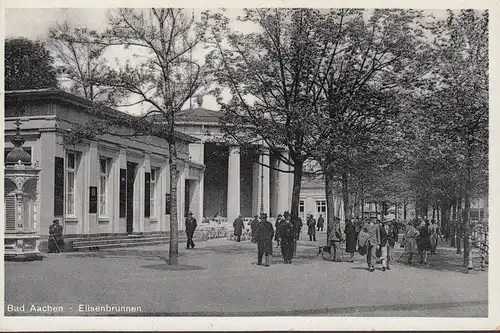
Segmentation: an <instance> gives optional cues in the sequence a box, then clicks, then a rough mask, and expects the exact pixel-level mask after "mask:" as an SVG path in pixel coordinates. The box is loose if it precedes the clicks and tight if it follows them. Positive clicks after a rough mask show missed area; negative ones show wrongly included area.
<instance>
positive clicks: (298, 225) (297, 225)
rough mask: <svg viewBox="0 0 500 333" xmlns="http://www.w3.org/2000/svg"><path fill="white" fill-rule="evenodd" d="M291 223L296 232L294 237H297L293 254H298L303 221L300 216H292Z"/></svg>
mask: <svg viewBox="0 0 500 333" xmlns="http://www.w3.org/2000/svg"><path fill="white" fill-rule="evenodd" d="M291 221H292V224H293V230H294V236H295V242H294V243H293V254H294V255H295V253H296V252H297V242H298V241H299V239H300V233H301V231H302V226H303V223H302V219H301V218H300V217H299V216H293V215H292V216H291Z"/></svg>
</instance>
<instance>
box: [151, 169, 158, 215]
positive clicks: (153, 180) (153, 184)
mask: <svg viewBox="0 0 500 333" xmlns="http://www.w3.org/2000/svg"><path fill="white" fill-rule="evenodd" d="M157 177H158V169H157V168H151V182H150V192H149V193H150V194H149V195H150V199H151V205H150V212H151V215H150V217H156V205H155V203H156V184H157V180H158V178H157Z"/></svg>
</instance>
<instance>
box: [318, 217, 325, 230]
mask: <svg viewBox="0 0 500 333" xmlns="http://www.w3.org/2000/svg"><path fill="white" fill-rule="evenodd" d="M324 226H325V219H324V218H323V215H322V214H319V217H318V231H323V227H324Z"/></svg>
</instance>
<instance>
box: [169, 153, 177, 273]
mask: <svg viewBox="0 0 500 333" xmlns="http://www.w3.org/2000/svg"><path fill="white" fill-rule="evenodd" d="M168 149H169V153H170V154H169V155H170V156H169V159H168V160H169V163H170V244H169V253H168V264H169V265H171V266H176V265H177V264H178V257H179V235H178V232H179V228H178V226H179V225H178V221H177V179H178V176H179V175H178V170H177V164H176V162H177V151H176V149H175V143H169V147H168Z"/></svg>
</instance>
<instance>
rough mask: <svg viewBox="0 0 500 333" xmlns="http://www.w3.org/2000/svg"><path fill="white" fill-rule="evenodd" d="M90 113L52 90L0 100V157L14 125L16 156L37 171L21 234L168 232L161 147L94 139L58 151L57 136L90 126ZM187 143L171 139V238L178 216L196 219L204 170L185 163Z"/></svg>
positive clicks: (155, 142) (141, 140) (84, 104)
mask: <svg viewBox="0 0 500 333" xmlns="http://www.w3.org/2000/svg"><path fill="white" fill-rule="evenodd" d="M90 106H91V103H90V102H89V101H87V100H85V99H83V98H80V97H77V96H75V95H72V94H68V93H65V92H62V91H58V90H49V89H46V90H30V91H12V92H6V94H5V134H4V142H5V153H6V154H7V153H8V152H9V150H11V149H12V144H11V143H10V140H11V138H12V137H13V136H14V134H15V124H14V122H15V121H16V120H18V119H19V120H21V122H22V125H21V135H22V137H23V138H24V139H25V141H26V142H25V144H24V149H26V150H28V151H29V153H30V155H31V159H32V161H31V162H32V164H33V165H36V166H37V167H38V168H39V169H40V170H41V171H40V180H39V182H38V184H37V189H36V191H37V194H38V200H37V201H36V203H35V204H34V206H33V207H32V208H31V209H32V214H33V217H34V218H33V222H32V225H31V226H27V227H29V228H30V229H32V230H35V231H37V232H38V233H39V234H40V235H41V236H42V237H43V236H45V237H46V236H47V235H48V228H49V225H50V224H51V223H52V221H53V220H54V219H59V220H60V221H61V223H62V224H63V226H64V233H65V235H66V236H76V235H125V234H147V233H156V232H166V231H168V230H169V229H170V209H169V202H170V184H169V181H170V177H169V165H168V156H169V153H168V148H167V147H168V146H167V141H166V140H165V139H164V138H160V137H152V136H150V137H123V136H111V135H102V136H100V138H99V140H96V141H88V140H87V141H83V142H82V143H79V144H76V145H74V146H68V145H66V144H65V143H64V140H63V139H64V135H65V133H68V131H70V130H71V128H72V126H74V125H77V124H83V123H85V122H87V121H89V120H91V119H94V118H93V117H94V116H92V115H90V114H89V113H88V112H87V111H86V110H88V108H89V107H90ZM109 112H118V111H115V110H110V111H109ZM123 130H124V131H126V130H127V129H123ZM195 140H196V139H195V138H193V137H191V136H188V135H185V134H182V133H177V142H178V143H179V153H178V158H179V164H178V169H179V170H180V173H179V177H178V184H177V188H178V191H177V212H178V216H177V218H178V221H179V230H183V229H184V223H183V218H184V211H185V210H186V209H187V210H191V211H193V213H194V215H195V217H196V218H197V219H200V220H201V218H202V201H203V188H202V186H201V184H202V183H203V169H204V166H203V165H201V164H199V163H195V162H194V161H191V160H190V159H189V144H191V143H194V142H195ZM6 191H7V188H6ZM4 201H5V207H6V210H5V219H6V222H7V223H8V221H10V220H11V219H12V216H10V215H12V212H11V210H9V207H10V206H11V201H12V199H11V195H10V194H9V193H7V192H6V193H4Z"/></svg>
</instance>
